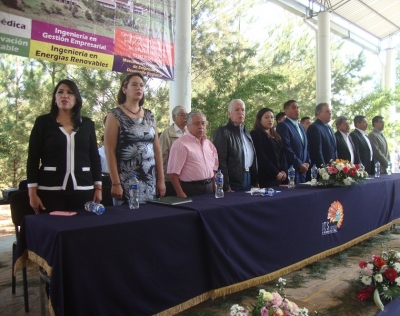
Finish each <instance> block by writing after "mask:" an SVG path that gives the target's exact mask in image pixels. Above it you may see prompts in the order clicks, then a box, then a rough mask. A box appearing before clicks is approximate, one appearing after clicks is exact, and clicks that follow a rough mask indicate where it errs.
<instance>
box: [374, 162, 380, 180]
mask: <svg viewBox="0 0 400 316" xmlns="http://www.w3.org/2000/svg"><path fill="white" fill-rule="evenodd" d="M380 176H381V164H380V162H379V161H377V162H376V164H375V178H379V177H380Z"/></svg>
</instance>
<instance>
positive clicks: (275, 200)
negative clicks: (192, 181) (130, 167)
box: [15, 174, 400, 315]
mask: <svg viewBox="0 0 400 316" xmlns="http://www.w3.org/2000/svg"><path fill="white" fill-rule="evenodd" d="M276 189H277V190H280V191H281V193H278V194H277V195H276V196H274V197H261V196H250V195H249V194H246V193H244V192H237V193H230V194H225V198H224V199H215V198H214V197H213V195H204V196H199V197H194V198H193V200H194V201H193V203H187V204H181V205H177V206H174V207H172V206H163V205H155V204H153V205H151V204H147V205H141V206H140V208H139V209H138V210H129V209H128V207H127V206H122V207H108V208H107V210H106V212H105V213H104V214H103V215H101V216H97V215H94V214H91V213H88V212H85V211H79V212H78V214H77V215H76V216H72V217H58V216H51V215H48V214H41V215H32V216H27V217H26V218H25V222H24V223H23V225H22V226H21V235H20V239H19V241H18V245H17V252H16V257H15V260H16V263H17V265H16V266H17V268H18V267H20V266H23V265H25V264H28V263H30V262H34V263H35V264H38V265H40V266H42V267H44V268H45V269H46V270H47V271H48V272H49V273H51V287H50V300H51V310H52V311H53V312H54V314H56V315H152V314H157V313H160V314H164V315H168V314H174V313H177V312H179V311H182V310H184V309H186V308H188V307H191V306H193V305H195V304H197V303H200V302H202V301H204V300H206V299H207V298H210V297H217V296H220V295H224V294H228V293H232V292H235V291H238V290H241V289H244V288H248V287H251V286H253V285H257V284H261V283H263V282H266V281H268V280H270V279H273V278H276V277H278V276H281V275H283V274H286V273H288V272H290V271H293V270H295V269H298V268H300V267H302V266H305V265H306V264H309V263H311V262H313V261H316V260H319V259H321V258H323V257H325V256H327V255H330V254H333V253H335V252H338V251H341V250H343V249H345V248H347V247H349V246H351V245H352V244H355V243H357V242H359V241H361V240H363V239H366V238H368V237H369V236H372V235H373V234H376V233H378V232H379V231H381V230H383V229H386V228H388V227H389V226H390V225H391V224H392V223H394V222H396V221H397V220H398V219H399V218H400V175H398V174H395V175H392V176H387V175H383V176H381V177H380V178H379V179H371V180H368V181H366V183H365V184H361V185H353V186H351V187H334V188H313V187H310V186H307V185H298V186H297V187H296V189H294V190H289V189H287V188H285V187H282V188H281V187H279V188H276ZM330 208H331V211H332V208H333V209H335V210H336V209H337V208H339V212H338V213H337V214H338V216H337V217H338V218H337V219H338V220H340V223H339V222H337V221H336V222H330V221H329V219H328V217H329V216H328V213H329V210H330ZM339 226H340V227H339ZM28 256H29V259H27V258H28Z"/></svg>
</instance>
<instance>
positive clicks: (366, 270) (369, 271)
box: [364, 269, 374, 275]
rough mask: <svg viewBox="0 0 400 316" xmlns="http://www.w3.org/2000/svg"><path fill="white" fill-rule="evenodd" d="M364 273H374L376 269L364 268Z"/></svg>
mask: <svg viewBox="0 0 400 316" xmlns="http://www.w3.org/2000/svg"><path fill="white" fill-rule="evenodd" d="M364 273H365V274H366V275H372V274H373V273H374V271H372V270H370V269H365V270H364Z"/></svg>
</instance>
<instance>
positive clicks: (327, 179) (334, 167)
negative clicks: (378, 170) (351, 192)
mask: <svg viewBox="0 0 400 316" xmlns="http://www.w3.org/2000/svg"><path fill="white" fill-rule="evenodd" d="M318 174H319V181H318V184H319V185H322V186H327V185H329V184H334V185H339V186H346V185H351V184H352V183H353V182H361V181H364V180H365V179H366V177H367V176H368V173H367V172H366V171H365V170H364V166H363V165H362V164H360V165H359V164H352V163H351V162H349V161H348V160H343V159H336V160H335V161H331V162H330V163H329V164H327V165H326V166H322V167H321V168H319V169H318Z"/></svg>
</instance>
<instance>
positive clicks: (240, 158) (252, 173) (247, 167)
mask: <svg viewBox="0 0 400 316" xmlns="http://www.w3.org/2000/svg"><path fill="white" fill-rule="evenodd" d="M228 118H229V121H228V123H227V124H226V125H224V126H221V127H219V128H217V130H216V131H215V133H214V145H215V147H216V148H217V151H218V160H219V168H220V169H221V172H222V173H223V175H224V191H225V192H234V191H249V190H250V189H251V186H252V185H253V186H255V187H257V186H258V184H257V158H256V153H255V149H254V145H253V141H252V139H251V137H250V134H249V132H248V131H247V130H246V128H245V126H244V124H243V123H244V120H245V118H246V105H245V104H244V102H243V101H242V100H240V99H235V100H232V101H231V102H229V105H228Z"/></svg>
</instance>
